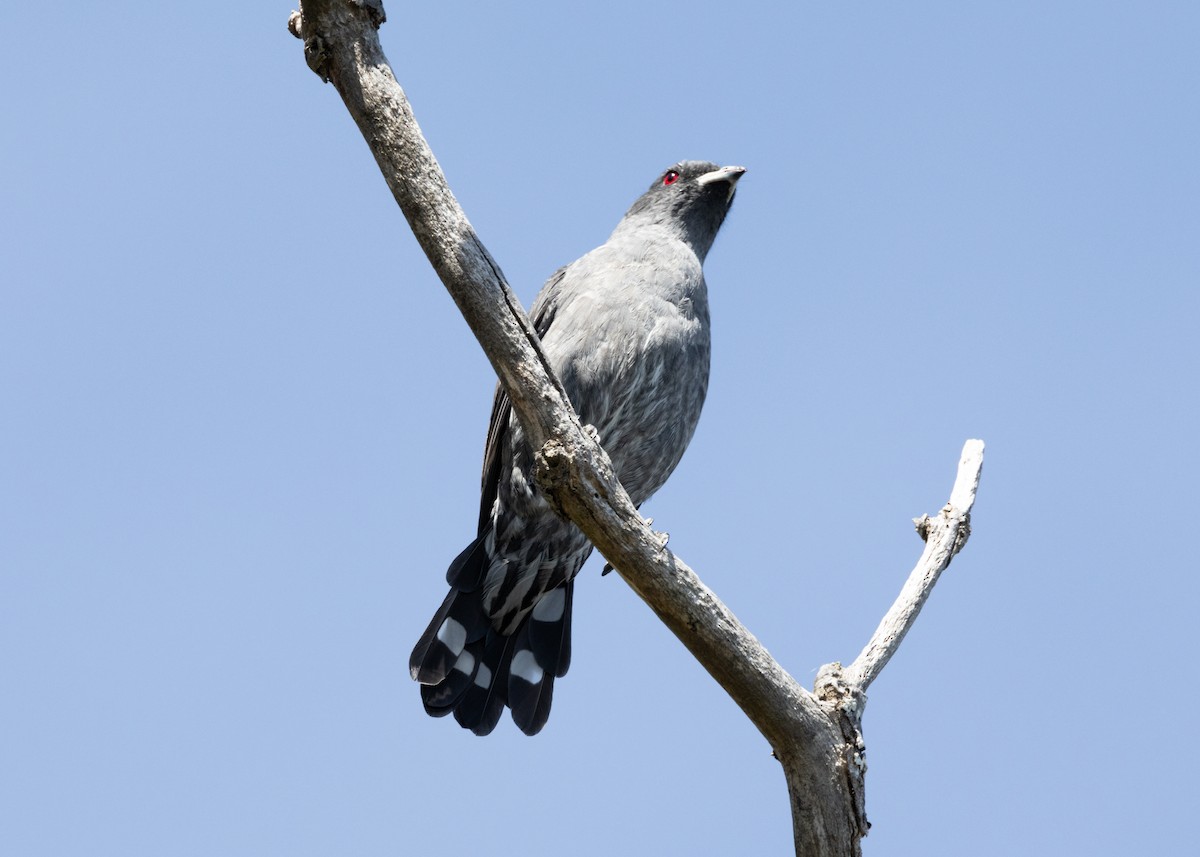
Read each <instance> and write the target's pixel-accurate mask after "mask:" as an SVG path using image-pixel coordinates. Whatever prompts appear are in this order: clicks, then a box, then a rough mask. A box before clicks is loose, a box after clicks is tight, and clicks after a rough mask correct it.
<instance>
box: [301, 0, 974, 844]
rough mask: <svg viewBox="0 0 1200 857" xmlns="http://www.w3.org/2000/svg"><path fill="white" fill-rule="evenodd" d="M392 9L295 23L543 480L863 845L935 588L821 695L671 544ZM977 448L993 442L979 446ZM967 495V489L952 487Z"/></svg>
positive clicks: (348, 7) (796, 778)
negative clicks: (502, 261)
mask: <svg viewBox="0 0 1200 857" xmlns="http://www.w3.org/2000/svg"><path fill="white" fill-rule="evenodd" d="M383 20H384V15H383V7H382V3H381V2H380V0H305V2H304V3H303V6H302V9H301V11H300V13H299V15H298V16H297V15H296V14H295V13H293V16H292V17H291V19H290V20H289V22H288V29H289V30H290V31H291V32H292V33H293V34H294V35H296V36H297V37H298V38H302V39H303V40H304V53H305V59H306V61H307V62H308V64H309V66H310V67H311V68H312V69H313V71H315V72H316V73H317V74H318V75H319V76H320V77H321V78H322V79H323V80H326V81H329V82H331V83H333V85H334V86H335V88H336V89H337V91H338V93H339V94H340V95H341V97H342V99H343V101H344V102H345V104H346V107H347V109H348V110H349V112H350V114H351V116H353V118H354V120H355V122H356V123H357V124H358V127H359V129H360V130H361V131H362V134H363V136H364V138H365V139H366V141H367V144H368V145H369V146H370V148H371V151H372V153H373V154H374V156H375V160H376V163H377V164H378V165H379V168H380V170H381V172H382V173H383V176H384V178H385V180H386V181H387V183H388V186H389V187H390V188H391V190H392V194H393V196H394V197H395V199H396V202H397V203H398V204H399V206H400V208H401V210H402V211H403V212H404V216H405V217H406V218H407V220H408V222H409V225H410V227H411V228H412V231H413V234H414V235H415V236H416V238H417V240H418V242H419V243H420V245H421V247H422V249H423V250H424V251H425V253H426V255H427V256H428V257H429V260H430V263H431V264H432V265H433V267H434V270H435V271H436V272H437V274H438V276H439V278H440V279H441V280H442V282H443V284H444V285H445V286H446V289H447V291H449V292H450V294H451V296H452V297H453V298H454V300H455V302H456V303H457V304H458V306H459V309H460V310H461V311H462V313H463V317H464V318H465V319H466V321H467V323H468V325H470V327H471V330H472V332H473V333H474V334H475V336H476V338H477V339H478V340H479V343H480V345H481V346H482V347H483V349H484V352H485V353H486V354H487V356H488V359H489V360H490V361H491V363H492V366H493V367H494V368H495V370H496V374H497V376H498V377H499V378H500V382H501V383H502V384H503V385H504V387H505V389H506V390H507V392H508V395H509V398H510V399H511V401H512V404H513V409H514V411H515V413H516V414H517V416H518V418H519V419H520V421H521V424H522V426H523V428H524V430H525V433H526V437H528V438H529V440H530V442H531V444H532V445H533V446H534V448H535V449H537V450H539V451H538V454H537V471H536V474H535V475H536V479H537V482H538V485H539V487H540V488H541V489H542V490H543V491H544V492H545V493H546V495H547V496H548V497H549V498H550V500H551V502H553V503H554V504H555V505H556V507H557V508H558V510H559V511H560V512H561V513H562V514H564V515H566V516H567V517H569V518H570V519H571V520H572V521H574V522H575V523H576V524H577V525H578V526H579V527H580V529H582V530H583V532H584V533H585V534H586V535H587V536H588V538H589V539H590V540H591V541H592V543H593V544H594V545H595V546H596V547H597V549H598V550H599V551H600V552H601V554H603V555H604V557H605V559H607V560H608V561H609V563H611V564H612V566H613V567H614V568H616V569H617V570H618V571H619V572H620V574H621V576H622V577H623V578H624V579H625V580H626V581H627V582H628V583H629V585H630V586H631V587H632V588H633V589H634V590H635V591H636V592H637V593H638V595H639V596H641V597H642V599H643V600H645V601H646V603H647V604H648V605H649V606H650V607H651V608H652V609H653V610H654V612H655V613H656V614H657V615H658V616H659V617H660V618H661V619H662V621H663V622H664V623H665V624H666V625H667V626H668V627H669V628H670V629H671V630H672V631H673V632H674V633H675V635H676V636H677V637H679V639H680V640H681V641H682V642H683V643H684V645H685V646H687V648H688V650H689V651H691V652H692V654H693V655H694V656H695V657H696V659H697V660H698V661H700V663H701V664H703V666H704V667H705V669H707V670H708V672H709V673H710V674H711V675H712V676H713V677H714V678H715V679H716V680H717V681H718V682H719V683H720V684H721V686H722V687H723V688H724V689H725V690H726V692H727V693H729V695H730V696H731V697H732V698H733V700H734V701H735V702H736V703H737V704H738V705H739V706H740V707H741V708H742V710H743V711H744V712H745V713H746V714H747V716H748V717H749V718H750V719H751V720H752V721H753V722H754V724H755V725H756V726H757V727H758V729H759V731H761V732H762V734H763V735H764V737H766V739H767V740H768V741H769V742H770V744H771V746H772V748H773V749H774V751H775V755H776V757H777V758H778V759H779V760H780V762H781V763H782V765H783V768H784V774H785V776H786V779H787V784H788V791H789V794H790V796H791V800H792V813H793V816H792V817H793V829H794V831H795V836H796V853H797V854H798V855H805V857H818V855H820V857H826V855H828V857H833V855H839V857H840V855H856V854H859V853H860V851H859V839H860V838H861V837H862V836H863V835H865V832H866V827H867V825H866V819H865V814H864V810H863V798H862V788H861V786H862V774H863V772H864V771H865V765H863V764H862V763H861V759H862V736H861V734H860V733H859V732H858V728H857V724H858V720H859V715H860V714H861V702H862V700H863V699H864V697H863V696H862V689H864V688H865V686H866V684H868V683H869V681H870V679H872V678H874V676H875V675H876V674H877V673H878V671H879V670H880V669H882V667H883V665H884V664H885V663H886V659H887V657H890V656H891V654H892V653H893V652H894V651H895V647H896V646H897V645H899V641H900V639H901V638H902V637H903V633H904V631H906V630H907V628H908V627H909V626H910V625H911V622H912V620H913V619H915V616H916V611H917V610H919V608H920V603H923V601H924V598H925V597H927V595H928V592H927V589H926V590H924V594H920V595H918V598H919V601H916V602H915V608H912V609H909V610H908V611H901V612H904V618H903V622H902V624H901V626H900V628H901V630H900V631H899V633H898V635H896V634H891V635H885V637H884V639H883V640H882V642H881V643H880V645H879V647H878V648H879V650H880V651H881V652H883V653H884V655H885V656H884V657H882V658H880V657H878V656H874V655H872V656H869V657H868V653H867V652H866V651H864V655H863V656H860V658H859V661H856V662H855V665H854V666H853V667H852V669H854V668H855V667H858V672H856V673H855V675H856V676H857V678H856V680H855V681H854V682H852V683H850V684H849V686H847V685H846V683H845V682H844V681H841V677H840V675H839V676H832V675H830V676H827V677H830V678H836V679H837V680H838V681H836V682H832V683H830V682H827V685H828V688H836V689H837V690H838V692H835V693H832V694H829V693H825V692H822V693H821V698H820V699H818V698H817V696H814V695H813V694H812V693H810V692H808V691H807V690H805V689H804V688H803V687H801V686H800V685H799V684H798V683H797V682H796V681H795V680H794V679H793V678H792V677H791V676H790V675H788V674H787V672H786V671H784V669H783V668H782V667H781V666H780V665H779V664H778V663H777V662H776V661H775V659H774V658H772V657H771V655H770V653H769V652H767V650H766V649H765V648H764V647H763V646H762V644H761V643H759V641H758V640H757V639H755V637H754V635H752V634H751V633H750V632H749V631H748V630H747V629H746V628H745V627H744V626H743V625H742V624H741V623H740V622H739V621H738V620H737V618H736V617H735V616H734V615H733V613H732V612H730V610H729V609H728V608H727V607H726V606H725V605H724V604H722V603H721V601H720V600H719V599H718V598H717V597H716V595H715V594H713V592H712V591H711V590H709V589H708V588H707V587H706V586H705V585H704V584H703V583H701V582H700V580H699V578H698V577H697V576H696V575H695V573H694V572H693V571H692V570H691V569H690V568H688V567H687V566H686V565H685V564H684V563H683V562H682V561H680V560H679V559H678V558H676V557H675V556H674V555H672V554H671V553H670V552H669V551H668V550H666V548H665V543H664V540H663V538H662V537H661V535H660V534H658V533H655V532H654V531H652V530H651V529H650V527H649V524H648V522H647V521H645V520H644V519H643V518H642V517H641V515H640V514H638V511H637V509H636V508H635V507H634V506H633V504H632V502H631V501H630V499H629V496H628V495H627V494H626V493H625V490H624V488H623V487H622V486H621V484H620V482H619V481H618V480H617V478H616V475H615V473H614V471H613V467H612V464H611V462H610V461H609V458H608V456H607V454H605V452H604V450H603V449H601V448H600V446H599V445H598V444H597V442H596V440H595V438H594V437H592V435H591V434H590V433H589V432H587V431H585V430H584V428H583V427H582V426H581V425H580V422H579V418H578V416H577V415H576V414H575V412H574V410H573V409H572V408H571V405H570V402H569V401H568V400H567V398H566V395H565V394H564V392H563V389H562V387H561V385H560V384H559V383H558V380H557V379H556V378H555V377H554V375H553V372H552V371H551V370H550V368H549V365H548V363H547V361H546V360H545V358H544V355H543V354H542V351H541V343H540V341H539V340H538V338H537V336H536V334H535V333H534V331H533V328H532V326H531V325H530V323H529V320H528V318H527V317H526V315H525V313H524V311H523V310H522V309H521V306H520V303H519V302H518V301H517V299H516V298H515V296H514V295H513V294H512V292H511V290H510V289H509V287H508V284H507V283H506V282H505V280H504V276H503V274H502V273H501V272H500V268H499V266H498V265H497V264H496V263H495V261H494V260H493V259H492V257H491V256H490V254H488V252H487V250H486V249H485V248H484V247H483V245H482V243H481V242H480V241H479V238H478V236H477V235H476V234H475V231H474V229H472V227H471V225H470V223H469V222H468V221H467V218H466V215H465V214H464V213H463V211H462V209H461V208H460V207H459V205H458V202H457V200H456V199H455V198H454V195H453V194H452V193H451V191H450V188H449V185H448V184H447V182H446V178H445V176H444V175H443V174H442V171H441V168H440V167H439V166H438V163H437V160H436V159H435V158H434V156H433V153H432V151H430V149H429V146H428V144H427V143H426V142H425V139H424V137H423V135H422V134H421V130H420V128H419V127H418V125H417V122H416V120H415V118H414V117H413V114H412V109H411V107H410V106H409V103H408V100H407V98H406V97H405V95H404V91H403V90H402V89H401V88H400V85H399V84H398V83H397V81H396V79H395V77H394V76H393V74H392V70H391V68H390V67H389V66H388V63H387V59H386V57H385V56H384V54H383V50H382V48H381V47H380V44H379V40H378V36H377V33H376V30H377V29H378V27H379V26H380V25H381V24H382V23H383ZM968 445H969V444H968ZM979 449H980V454H981V453H982V444H979ZM975 482H976V483H977V482H978V473H977V472H976V475H975ZM964 490H966V489H964ZM959 496H960V492H958V490H957V488H956V493H955V495H954V497H955V498H958V497H959ZM961 496H964V497H966V496H968V495H967V494H961ZM973 497H974V488H973V487H971V488H970V491H969V499H968V500H966V501H964V502H965V505H964V506H963V507H962V508H961V509H957V510H954V512H953V514H950V515H948V514H947V513H946V512H945V511H944V512H943V516H942V518H944V519H945V524H944V525H943V524H942V518H939V519H938V520H937V521H934V522H931V523H930V525H929V531H930V534H931V537H930V539H929V545H928V546H927V549H926V554H927V555H928V556H930V557H931V560H930V561H931V562H932V563H933V564H934V565H938V564H939V563H940V565H939V567H938V568H937V572H935V573H934V579H936V574H937V573H940V571H941V569H942V568H945V565H946V564H947V563H948V562H949V561H950V557H951V556H952V555H953V552H954V551H955V550H957V549H958V548H960V547H961V541H959V540H957V539H958V537H959V535H960V534H963V533H965V524H966V514H967V512H969V510H970V502H973ZM943 529H944V530H945V532H948V533H950V542H949V544H950V546H951V547H950V548H946V549H945V550H943V549H942V548H940V547H938V546H939V545H943V543H944V542H945V540H946V538H945V534H944V533H943ZM943 554H944V556H943ZM923 559H924V558H923ZM914 574H915V573H914ZM928 585H929V586H932V581H930V582H929V584H928ZM906 591H907V587H906ZM902 600H903V596H902ZM898 603H899V602H898ZM894 609H895V608H894ZM890 615H891V614H890V613H889V616H890ZM881 629H883V626H882V625H881ZM877 636H878V633H877ZM874 642H875V641H874V640H873V643H874ZM868 648H869V649H871V647H870V646H869V647H868ZM873 651H874V649H872V652H873ZM860 662H862V664H863V666H859V664H860ZM819 684H820V681H819ZM828 688H826V689H828Z"/></svg>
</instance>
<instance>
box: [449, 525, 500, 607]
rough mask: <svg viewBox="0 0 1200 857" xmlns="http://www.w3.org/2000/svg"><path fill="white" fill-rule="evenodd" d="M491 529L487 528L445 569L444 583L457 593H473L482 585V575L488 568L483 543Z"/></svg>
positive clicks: (486, 553)
mask: <svg viewBox="0 0 1200 857" xmlns="http://www.w3.org/2000/svg"><path fill="white" fill-rule="evenodd" d="M491 531H492V528H491V527H490V526H489V527H488V528H487V529H485V530H484V531H483V532H481V533H480V534H479V538H477V539H475V541H473V542H471V543H470V544H469V545H467V546H466V547H465V548H463V550H462V553H460V554H459V555H458V556H456V557H455V558H454V562H452V563H450V567H449V568H448V569H446V582H447V583H448V584H450V585H451V586H453V587H454V588H455V589H457V590H458V591H459V592H474V591H475V590H476V589H478V588H479V584H481V583H483V574H484V572H485V571H487V567H488V559H489V558H490V557H488V552H487V547H486V546H485V544H484V543H485V542H486V541H487V537H488V534H489V533H491Z"/></svg>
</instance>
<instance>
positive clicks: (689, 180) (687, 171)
mask: <svg viewBox="0 0 1200 857" xmlns="http://www.w3.org/2000/svg"><path fill="white" fill-rule="evenodd" d="M745 172H746V168H745V167H719V166H717V165H716V164H714V163H711V162H709V161H680V162H679V163H677V164H675V165H674V166H673V167H671V168H669V169H667V170H665V171H664V172H663V173H662V174H661V175H659V177H658V178H657V179H655V180H654V184H652V185H650V189H649V190H647V191H646V192H645V193H644V194H642V195H641V196H640V197H638V199H637V201H636V202H635V203H634V204H633V205H632V206H631V207H630V209H629V211H628V212H626V213H625V219H624V220H623V221H622V222H621V225H622V227H626V226H628V227H630V228H638V227H640V226H642V225H646V224H655V225H663V226H667V227H668V228H670V229H672V230H675V231H677V232H678V233H679V235H680V237H681V238H682V239H683V240H684V241H686V242H687V243H688V244H690V245H691V247H692V249H693V250H694V251H695V252H696V255H697V256H698V257H700V259H701V260H703V259H704V257H705V255H707V253H708V250H709V248H710V247H712V243H713V239H714V238H716V237H717V230H719V229H720V228H721V223H722V222H724V220H725V215H726V214H727V213H728V212H729V207H730V206H731V205H733V195H734V191H735V190H736V188H737V183H738V179H740V178H741V177H742V174H743V173H745Z"/></svg>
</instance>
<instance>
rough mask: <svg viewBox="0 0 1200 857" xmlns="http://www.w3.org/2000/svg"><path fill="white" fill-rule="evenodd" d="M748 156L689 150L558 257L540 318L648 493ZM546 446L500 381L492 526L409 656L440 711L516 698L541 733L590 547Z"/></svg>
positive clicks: (460, 711)
mask: <svg viewBox="0 0 1200 857" xmlns="http://www.w3.org/2000/svg"><path fill="white" fill-rule="evenodd" d="M745 171H746V170H745V168H744V167H737V166H727V167H719V166H717V165H716V164H715V163H711V162H709V161H681V162H679V163H677V164H675V165H674V166H672V167H670V168H669V169H667V170H665V171H664V172H663V173H661V174H660V175H659V176H658V177H657V178H656V179H655V181H654V183H653V184H652V185H651V186H650V188H649V189H648V190H647V191H646V192H645V193H643V194H642V195H641V196H640V197H638V199H637V200H636V201H635V202H634V203H633V205H632V206H630V208H629V210H628V211H627V212H626V214H625V216H624V217H623V218H622V219H621V221H620V222H619V223H618V224H617V227H616V229H615V230H613V232H612V234H611V235H610V236H609V238H608V240H607V241H606V242H605V243H604V244H602V245H601V246H599V247H597V248H596V249H594V250H592V251H591V252H589V253H587V254H585V255H584V256H582V257H580V258H579V259H577V260H576V261H575V262H572V263H571V264H569V265H567V266H565V267H563V268H560V269H559V270H558V271H556V272H555V273H554V274H553V275H552V276H551V277H550V279H549V280H547V281H546V284H545V285H544V286H543V287H542V290H541V291H540V292H539V293H538V296H537V298H536V299H535V300H534V303H533V306H532V308H531V310H530V320H531V322H532V323H533V326H534V329H535V331H536V332H537V334H538V336H539V337H540V339H541V342H542V348H543V350H544V352H545V355H546V358H547V360H548V362H549V364H550V366H551V367H552V368H553V370H554V372H555V374H556V375H557V376H558V378H559V380H560V381H561V383H562V386H563V389H564V391H565V392H566V394H567V397H568V399H569V400H570V402H571V404H572V406H573V407H574V408H575V410H576V412H577V413H578V414H579V417H580V420H581V421H582V423H583V424H584V425H585V426H590V427H592V429H593V430H594V433H595V435H596V436H597V437H598V439H599V441H600V443H601V445H602V446H603V447H604V449H605V451H606V452H607V453H608V455H609V457H610V459H611V460H612V463H613V466H614V468H615V471H616V474H617V476H618V478H619V479H620V480H621V483H622V485H623V486H624V488H625V490H626V491H627V492H628V494H629V496H630V498H631V499H632V500H633V502H634V504H635V505H637V506H639V507H640V506H641V504H642V503H644V502H645V501H646V500H648V499H649V498H650V496H651V495H652V494H654V492H656V491H657V490H658V489H659V488H661V487H662V485H663V483H665V482H666V480H667V477H668V476H670V475H671V473H672V471H674V469H675V466H676V465H677V464H678V463H679V460H680V458H682V456H683V453H684V450H685V449H686V448H687V446H688V443H689V442H690V441H691V438H692V434H693V432H694V431H695V429H696V425H697V422H698V421H699V419H700V410H701V407H702V406H703V404H704V398H705V394H706V393H707V390H708V377H709V358H710V351H711V347H710V333H709V307H708V287H707V284H706V282H705V279H704V272H703V267H702V266H703V263H704V260H705V257H706V256H707V255H708V252H709V249H710V248H711V247H712V244H713V240H714V239H715V238H716V236H717V232H718V230H719V229H720V227H721V224H722V223H723V222H724V220H725V216H726V214H727V213H728V212H729V209H730V207H731V205H732V204H733V198H734V192H735V190H736V187H737V183H738V180H739V179H740V178H741V177H742V175H743V174H744V173H745ZM533 466H534V451H533V450H532V449H531V448H530V445H529V443H528V442H527V441H526V439H525V433H524V431H523V430H522V428H521V424H520V422H519V421H518V420H517V417H516V415H515V414H514V413H513V410H512V406H511V403H510V402H509V398H508V395H507V394H506V393H505V391H504V388H503V387H502V386H501V385H499V384H497V386H496V392H495V396H494V399H493V404H492V415H491V420H490V423H489V426H488V434H487V442H486V444H485V448H484V461H483V479H482V493H481V497H480V505H479V527H478V531H477V535H476V537H475V539H474V540H473V541H472V542H471V543H470V544H469V545H467V547H466V548H465V549H463V551H462V552H461V553H459V555H458V556H457V557H455V559H454V561H453V562H451V563H450V567H449V569H448V570H447V572H446V582H447V583H448V584H449V585H450V592H449V594H448V595H447V596H446V598H445V600H444V601H443V602H442V605H441V607H439V608H438V610H437V612H436V613H435V614H434V616H433V619H432V620H431V621H430V623H429V627H428V628H427V629H426V630H425V633H424V634H422V635H421V638H420V639H419V640H418V641H417V644H416V646H415V647H414V648H413V652H412V655H411V657H410V659H409V671H410V672H411V674H412V678H413V679H414V680H416V681H417V682H419V683H420V685H421V699H422V701H423V703H424V707H425V710H426V712H428V713H429V714H430V715H432V716H434V717H441V716H444V715H447V714H450V713H451V712H453V714H454V717H455V719H456V720H457V721H458V723H459V724H460V725H461V726H462V727H464V728H465V729H469V730H471V731H472V732H474V733H475V734H476V735H487V734H489V733H490V732H492V730H493V729H494V728H495V727H496V725H497V723H498V722H499V720H500V717H501V715H502V714H503V713H504V709H505V707H506V706H507V707H508V708H509V709H510V710H511V712H512V719H513V722H514V723H515V724H516V725H517V727H518V728H519V729H520V730H521V731H522V732H524V733H525V734H527V735H536V734H537V733H538V732H539V731H541V729H542V727H543V726H545V724H546V721H547V719H548V718H549V716H550V706H551V701H552V699H553V693H554V681H555V679H556V678H561V677H562V676H564V675H565V674H566V672H567V668H568V667H569V666H570V662H571V606H572V600H573V597H574V581H575V577H576V575H577V574H578V573H579V571H580V569H581V568H582V566H583V564H584V561H585V560H586V559H587V558H588V555H589V554H590V553H591V552H592V545H591V543H590V542H589V541H588V539H587V536H585V535H584V534H583V532H582V531H581V530H580V529H579V528H578V527H577V526H576V525H575V524H573V523H571V522H570V521H569V520H566V519H565V518H562V517H559V516H558V514H557V513H556V512H555V511H554V510H553V508H552V507H551V506H550V503H549V502H548V501H547V499H546V497H545V496H544V495H543V494H542V493H541V492H540V491H539V490H538V488H537V486H536V484H535V483H534V481H533Z"/></svg>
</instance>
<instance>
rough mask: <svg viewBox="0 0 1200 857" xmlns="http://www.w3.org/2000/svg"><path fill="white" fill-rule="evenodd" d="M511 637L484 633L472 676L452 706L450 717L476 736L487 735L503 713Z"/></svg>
mask: <svg viewBox="0 0 1200 857" xmlns="http://www.w3.org/2000/svg"><path fill="white" fill-rule="evenodd" d="M513 640H514V638H513V637H502V636H500V635H499V634H497V633H496V632H495V631H488V632H487V639H486V642H485V644H484V645H483V646H482V653H481V657H480V658H479V663H478V666H477V667H476V669H475V678H474V679H473V680H472V682H471V685H470V686H469V687H468V688H467V689H466V692H465V693H464V694H463V696H462V698H461V699H460V700H459V701H458V703H457V705H456V706H455V708H454V719H455V720H457V721H458V724H459V725H460V726H462V727H463V728H464V729H470V730H471V731H472V732H474V733H475V734H476V735H487V734H488V733H490V732H491V731H492V730H493V729H495V728H496V724H497V723H499V722H500V715H501V714H503V713H504V704H505V697H504V690H505V688H506V687H507V686H508V670H509V663H510V662H511V661H512V655H513Z"/></svg>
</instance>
